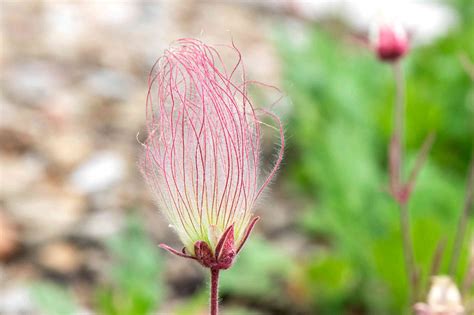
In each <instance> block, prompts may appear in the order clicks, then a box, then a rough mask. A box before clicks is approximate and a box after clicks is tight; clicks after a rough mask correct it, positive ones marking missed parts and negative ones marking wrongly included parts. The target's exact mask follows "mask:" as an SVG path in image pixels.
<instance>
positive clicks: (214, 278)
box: [211, 268, 219, 315]
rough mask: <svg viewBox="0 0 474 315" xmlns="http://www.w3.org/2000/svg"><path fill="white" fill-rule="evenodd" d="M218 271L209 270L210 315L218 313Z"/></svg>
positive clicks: (214, 269)
mask: <svg viewBox="0 0 474 315" xmlns="http://www.w3.org/2000/svg"><path fill="white" fill-rule="evenodd" d="M218 287H219V269H216V268H211V315H217V314H218V313H219V296H218V291H219V290H218Z"/></svg>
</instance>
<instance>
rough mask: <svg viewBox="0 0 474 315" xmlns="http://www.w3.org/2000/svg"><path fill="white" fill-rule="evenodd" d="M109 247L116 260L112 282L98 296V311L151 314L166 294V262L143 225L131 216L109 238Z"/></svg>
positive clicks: (104, 312) (124, 314)
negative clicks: (164, 269)
mask: <svg viewBox="0 0 474 315" xmlns="http://www.w3.org/2000/svg"><path fill="white" fill-rule="evenodd" d="M108 249H109V251H110V253H111V255H112V256H113V258H114V260H115V263H114V264H113V265H112V266H111V269H110V283H108V284H107V285H105V286H103V287H102V288H101V289H99V292H98V295H97V297H98V310H99V312H100V313H101V314H105V315H119V314H120V315H146V314H151V313H152V312H153V311H154V310H156V309H157V307H158V304H159V303H160V301H161V299H162V298H163V296H164V282H163V278H162V272H161V271H162V268H163V264H162V260H161V257H160V256H159V255H158V250H157V248H156V246H155V245H154V244H153V243H152V241H151V240H150V238H149V237H148V236H147V235H146V234H145V232H144V231H143V228H142V224H141V223H140V222H139V221H138V220H137V219H136V218H131V219H130V220H129V222H128V224H127V227H126V228H125V229H124V231H122V232H121V233H120V234H119V235H117V237H115V238H114V239H112V240H110V242H109V243H108Z"/></svg>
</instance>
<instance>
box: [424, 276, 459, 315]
mask: <svg viewBox="0 0 474 315" xmlns="http://www.w3.org/2000/svg"><path fill="white" fill-rule="evenodd" d="M415 311H416V314H417V315H463V314H464V306H463V305H462V300H461V293H460V292H459V289H458V288H457V286H456V284H455V283H454V282H453V280H452V279H451V278H450V277H448V276H435V277H433V282H432V285H431V287H430V291H429V293H428V299H427V303H417V304H416V305H415Z"/></svg>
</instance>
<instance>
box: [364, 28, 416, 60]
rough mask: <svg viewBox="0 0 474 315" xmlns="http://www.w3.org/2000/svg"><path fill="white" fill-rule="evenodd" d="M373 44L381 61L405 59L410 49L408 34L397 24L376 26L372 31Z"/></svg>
mask: <svg viewBox="0 0 474 315" xmlns="http://www.w3.org/2000/svg"><path fill="white" fill-rule="evenodd" d="M371 42H372V46H373V47H374V50H375V52H376V54H377V56H378V57H379V59H380V60H383V61H389V62H391V61H396V60H398V59H399V58H401V57H403V56H404V55H405V54H406V53H407V52H408V48H409V41H408V36H407V33H406V31H405V29H404V28H403V27H402V26H401V25H400V24H397V23H389V22H381V23H377V24H375V25H374V26H373V27H372V29H371Z"/></svg>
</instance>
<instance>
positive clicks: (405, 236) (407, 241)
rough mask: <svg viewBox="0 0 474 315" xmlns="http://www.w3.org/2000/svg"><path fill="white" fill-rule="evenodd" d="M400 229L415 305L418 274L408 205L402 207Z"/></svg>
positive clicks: (412, 301) (411, 294) (411, 293)
mask: <svg viewBox="0 0 474 315" xmlns="http://www.w3.org/2000/svg"><path fill="white" fill-rule="evenodd" d="M400 227H401V231H402V241H403V242H402V243H403V256H404V258H405V268H406V272H407V278H408V283H409V285H410V290H411V292H410V303H411V305H413V304H414V303H415V302H416V301H417V298H418V273H417V270H416V264H415V255H414V250H413V240H412V238H411V229H410V216H409V212H408V207H407V205H406V204H401V205H400Z"/></svg>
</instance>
